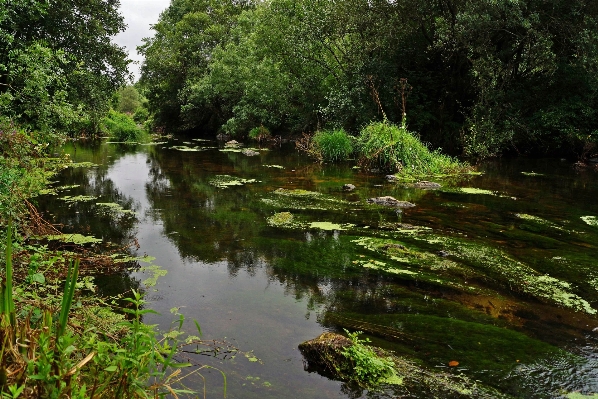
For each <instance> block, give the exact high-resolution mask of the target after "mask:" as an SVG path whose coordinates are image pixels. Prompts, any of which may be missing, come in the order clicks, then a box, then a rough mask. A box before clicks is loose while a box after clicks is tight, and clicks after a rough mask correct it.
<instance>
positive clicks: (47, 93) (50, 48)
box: [0, 0, 129, 131]
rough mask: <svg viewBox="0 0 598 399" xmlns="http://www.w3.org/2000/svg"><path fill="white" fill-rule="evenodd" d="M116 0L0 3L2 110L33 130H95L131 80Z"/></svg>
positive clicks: (6, 0) (8, 0)
mask: <svg viewBox="0 0 598 399" xmlns="http://www.w3.org/2000/svg"><path fill="white" fill-rule="evenodd" d="M118 6H119V2H118V1H114V0H111V1H102V0H76V1H73V2H64V1H58V0H47V1H42V0H31V1H29V0H28V1H25V0H0V10H2V11H0V107H2V111H3V113H5V115H10V116H12V117H14V118H16V119H17V120H18V121H19V122H21V123H24V124H26V125H28V126H30V127H32V128H36V129H43V130H48V129H62V130H65V129H68V128H81V127H82V125H81V124H82V123H85V124H89V125H91V127H92V130H94V131H95V130H96V129H97V127H98V123H99V120H100V119H101V117H103V115H104V114H105V113H106V112H107V110H108V100H109V98H110V96H111V94H112V92H113V91H114V90H116V89H117V88H118V87H120V86H121V85H122V84H123V83H124V81H125V79H126V77H127V74H128V72H127V65H128V63H129V61H128V60H127V56H126V52H125V51H124V49H123V48H120V47H118V46H117V45H115V44H114V43H112V42H111V38H112V37H113V36H114V35H116V34H117V33H118V32H120V31H122V30H124V28H125V25H124V23H123V18H122V16H121V15H119V13H118Z"/></svg>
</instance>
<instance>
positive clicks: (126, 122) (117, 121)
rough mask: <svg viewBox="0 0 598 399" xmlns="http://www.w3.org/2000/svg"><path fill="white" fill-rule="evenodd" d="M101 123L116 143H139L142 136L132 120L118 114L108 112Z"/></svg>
mask: <svg viewBox="0 0 598 399" xmlns="http://www.w3.org/2000/svg"><path fill="white" fill-rule="evenodd" d="M103 122H104V126H105V127H106V129H107V130H108V132H109V134H110V137H112V138H114V139H116V140H118V141H139V139H140V138H141V136H142V135H143V131H142V130H141V128H139V127H138V126H137V124H136V123H135V121H134V120H133V118H131V117H130V116H129V115H126V114H122V113H120V112H116V111H110V112H109V113H108V116H107V117H105V118H104V120H103Z"/></svg>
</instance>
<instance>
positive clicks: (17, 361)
mask: <svg viewBox="0 0 598 399" xmlns="http://www.w3.org/2000/svg"><path fill="white" fill-rule="evenodd" d="M11 248H12V239H11V234H10V228H9V232H8V234H7V244H6V274H5V280H4V281H3V284H2V301H1V302H0V305H1V306H0V340H1V342H3V345H2V350H1V351H0V375H1V377H2V381H1V383H0V392H1V394H2V397H12V396H9V395H14V394H16V393H17V392H26V397H33V396H35V397H55V398H59V397H66V396H69V397H77V398H95V397H127V398H145V397H149V396H155V397H160V396H163V395H165V394H175V395H176V394H183V393H193V392H192V391H189V390H187V389H186V388H184V387H183V386H181V387H178V386H177V384H178V383H179V381H180V377H177V378H174V377H176V376H177V375H178V372H177V370H179V369H180V368H185V367H190V366H191V364H189V363H179V362H177V361H176V360H175V359H174V356H175V355H176V354H177V353H178V352H179V350H180V348H181V347H182V346H184V345H188V344H191V343H195V344H198V343H200V339H199V337H196V336H190V335H189V336H186V334H184V333H183V332H182V326H183V323H184V317H183V316H182V315H180V314H178V313H177V315H178V316H179V317H178V320H177V322H176V327H175V328H174V329H172V330H171V331H168V332H167V333H165V334H164V335H163V336H161V335H160V334H158V332H157V331H156V327H155V326H149V325H146V324H143V322H142V317H143V315H145V314H148V313H152V312H153V311H152V310H149V309H144V305H145V301H144V300H143V298H142V295H141V294H140V293H139V292H137V291H134V290H133V291H132V293H133V296H132V297H131V298H125V301H127V302H129V303H130V305H131V307H126V308H124V309H121V311H122V312H125V313H129V314H130V315H131V320H130V321H126V320H125V319H124V318H123V317H122V315H120V316H119V315H117V314H115V313H114V312H113V311H112V310H111V309H110V308H109V307H107V305H105V304H102V302H101V301H100V300H97V299H95V300H93V299H90V298H84V297H82V296H81V290H82V289H85V288H87V289H90V288H91V289H93V284H92V283H90V282H89V281H84V282H83V283H82V284H79V283H78V282H77V276H78V265H79V261H78V260H77V261H75V263H74V264H71V267H69V271H68V273H67V277H66V281H65V288H64V292H63V294H62V299H59V296H57V295H55V294H54V293H53V292H54V289H50V290H48V289H38V290H36V291H31V290H29V288H30V287H27V286H20V285H19V284H17V285H16V287H13V278H12V259H11V257H12V251H11ZM36 249H37V250H38V251H37V252H36V254H37V255H39V256H41V257H42V258H45V257H47V256H48V255H49V253H48V252H47V249H44V248H36ZM26 284H37V288H40V287H43V286H44V285H46V284H51V285H52V286H55V287H57V285H58V281H52V282H46V281H45V280H44V281H35V282H33V283H31V282H30V283H26ZM13 291H15V292H17V297H18V301H15V300H14V299H13V297H12V292H13ZM42 293H43V294H42ZM76 295H77V296H78V298H77V302H81V301H85V302H86V305H85V306H82V305H80V304H79V305H78V306H77V307H76V308H77V310H76V311H73V312H72V311H71V308H72V307H73V305H74V304H75V296H76ZM59 300H60V303H61V305H60V308H61V309H60V316H59V320H58V322H57V323H55V322H54V321H53V318H52V314H51V312H50V310H48V309H49V308H52V307H53V306H54V305H55V304H56V303H57V302H58V301H59ZM15 302H17V304H16V306H15ZM98 304H99V305H100V306H98ZM15 307H17V308H18V309H17V310H18V312H16V311H15ZM90 309H91V310H92V311H91V312H88V310H90ZM91 314H95V315H96V316H95V319H92V318H90V315H91ZM100 314H101V316H99V315H100ZM16 315H19V317H16ZM106 320H110V322H108V323H106ZM102 323H104V324H102ZM72 324H75V325H84V326H85V329H81V330H78V329H77V330H74V331H73V330H71V329H69V328H67V327H68V326H69V325H72ZM195 325H196V328H197V330H198V333H199V334H200V335H201V329H200V327H199V325H198V324H197V322H195ZM115 335H116V336H118V339H114V338H115ZM17 342H18V346H17ZM7 370H12V371H13V372H11V373H10V374H7ZM14 370H17V371H14ZM199 370H200V368H197V369H195V371H192V372H191V374H192V373H196V372H198V371H199ZM225 386H226V379H225ZM17 396H18V395H17ZM15 397H16V396H15Z"/></svg>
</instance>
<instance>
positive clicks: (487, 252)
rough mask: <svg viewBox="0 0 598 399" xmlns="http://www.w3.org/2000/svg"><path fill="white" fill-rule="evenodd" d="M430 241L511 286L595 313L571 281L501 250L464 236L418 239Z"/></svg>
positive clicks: (539, 296) (535, 295) (560, 303)
mask: <svg viewBox="0 0 598 399" xmlns="http://www.w3.org/2000/svg"><path fill="white" fill-rule="evenodd" d="M416 239H421V240H425V241H426V242H428V243H442V244H443V246H444V247H445V248H446V249H448V250H449V251H451V252H452V253H453V254H454V255H455V256H456V257H457V258H459V259H460V260H461V261H463V262H465V263H467V264H471V265H472V266H473V267H475V268H479V269H481V270H484V271H486V272H487V273H489V274H490V275H492V276H494V277H495V278H497V279H498V280H500V282H502V283H503V284H507V285H508V286H509V287H511V289H513V288H515V289H516V290H518V291H520V292H523V293H526V294H528V295H532V296H534V297H536V298H538V299H541V300H544V301H548V302H552V303H555V304H557V305H560V306H562V307H564V308H569V309H572V310H575V311H580V312H585V313H588V314H596V310H595V309H593V308H592V307H591V305H590V304H589V303H588V301H586V300H585V299H583V298H582V297H580V296H579V295H577V294H575V293H574V292H573V287H572V286H571V284H570V283H568V282H566V281H563V280H560V279H557V278H555V277H552V276H549V275H546V274H542V273H540V272H538V271H536V270H534V269H533V268H531V267H530V266H528V265H526V264H524V263H522V262H520V261H518V260H515V259H513V258H512V257H510V256H509V255H507V254H506V253H505V252H503V251H502V250H500V249H497V248H493V247H490V246H487V245H484V244H479V243H476V242H473V241H466V240H464V239H458V238H449V237H441V236H429V237H425V238H416Z"/></svg>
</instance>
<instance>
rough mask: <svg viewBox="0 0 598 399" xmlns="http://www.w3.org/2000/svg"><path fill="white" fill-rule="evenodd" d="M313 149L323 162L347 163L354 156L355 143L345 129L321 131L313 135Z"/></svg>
mask: <svg viewBox="0 0 598 399" xmlns="http://www.w3.org/2000/svg"><path fill="white" fill-rule="evenodd" d="M312 148H313V151H314V153H315V154H316V155H317V157H318V158H319V159H321V160H323V161H326V162H338V161H346V160H347V159H349V157H350V156H351V154H353V141H352V138H351V137H350V136H349V135H348V134H347V132H345V131H344V130H343V129H336V130H321V131H318V132H316V134H314V135H313V137H312Z"/></svg>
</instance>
